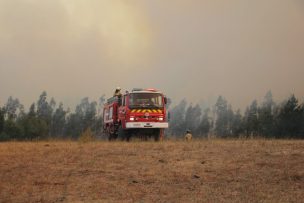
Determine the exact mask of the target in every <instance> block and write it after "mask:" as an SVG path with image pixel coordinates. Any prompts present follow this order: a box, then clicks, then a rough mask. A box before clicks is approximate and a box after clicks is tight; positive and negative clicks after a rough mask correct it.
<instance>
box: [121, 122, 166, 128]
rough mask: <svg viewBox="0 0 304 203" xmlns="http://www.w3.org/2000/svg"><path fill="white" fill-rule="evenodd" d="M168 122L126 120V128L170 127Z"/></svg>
mask: <svg viewBox="0 0 304 203" xmlns="http://www.w3.org/2000/svg"><path fill="white" fill-rule="evenodd" d="M168 127H169V124H168V123H161V122H126V128H168Z"/></svg>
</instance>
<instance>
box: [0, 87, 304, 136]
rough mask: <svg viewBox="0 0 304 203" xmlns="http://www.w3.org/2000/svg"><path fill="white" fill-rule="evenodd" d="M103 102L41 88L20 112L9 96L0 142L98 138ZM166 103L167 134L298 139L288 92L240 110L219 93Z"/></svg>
mask: <svg viewBox="0 0 304 203" xmlns="http://www.w3.org/2000/svg"><path fill="white" fill-rule="evenodd" d="M104 101H105V97H104V96H101V97H100V98H99V100H98V101H90V100H89V98H88V97H85V98H83V99H82V100H81V101H80V103H79V104H78V105H77V106H76V108H75V110H74V111H71V110H70V109H68V108H67V109H66V108H64V106H63V104H62V103H58V104H57V103H56V101H55V99H54V98H51V99H48V97H47V93H46V92H42V94H41V95H40V96H39V98H38V100H37V101H36V102H34V103H33V104H32V105H31V106H30V108H29V110H28V111H25V109H24V106H23V105H22V104H21V103H20V101H19V100H18V99H17V98H13V97H9V98H8V100H7V102H6V104H4V106H2V107H1V106H0V141H6V140H35V139H47V138H54V139H67V138H69V139H77V138H78V137H79V136H80V135H81V134H82V133H83V132H84V131H85V130H87V129H90V130H91V131H92V132H93V133H94V134H95V135H96V136H100V135H102V125H103V118H102V108H103V103H104ZM168 107H169V111H170V121H169V126H170V128H169V129H168V130H166V134H167V136H175V137H181V136H183V135H184V133H185V131H186V130H191V132H192V134H193V136H194V137H208V136H216V137H222V138H229V137H232V138H233V137H257V136H258V137H266V138H300V139H302V138H304V103H299V101H298V99H297V98H296V97H295V96H294V95H291V96H290V97H289V98H287V99H286V100H285V101H283V102H280V103H275V102H274V101H273V98H272V94H271V92H268V93H267V94H266V95H265V98H264V100H263V101H262V102H261V104H258V102H257V101H256V100H254V101H253V102H252V103H251V104H250V105H249V106H248V107H247V108H246V110H245V112H244V113H241V110H234V109H233V108H232V106H231V105H230V104H229V103H228V101H227V100H226V99H225V98H224V97H222V96H219V97H218V99H217V101H216V103H215V104H214V105H213V106H211V107H209V108H205V109H202V108H201V106H200V105H198V104H196V105H193V104H188V103H187V101H186V100H185V99H184V100H182V101H180V102H179V103H178V104H177V105H175V106H173V107H171V105H168Z"/></svg>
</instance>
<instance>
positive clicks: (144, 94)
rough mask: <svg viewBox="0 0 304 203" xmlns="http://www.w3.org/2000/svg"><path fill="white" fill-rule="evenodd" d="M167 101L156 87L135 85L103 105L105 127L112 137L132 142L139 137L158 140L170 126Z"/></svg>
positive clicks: (111, 138) (105, 130) (110, 137)
mask: <svg viewBox="0 0 304 203" xmlns="http://www.w3.org/2000/svg"><path fill="white" fill-rule="evenodd" d="M166 103H167V98H166V97H165V95H164V94H163V93H162V92H160V91H157V90H155V89H141V88H134V89H133V90H132V92H128V91H127V92H126V93H125V94H122V95H121V96H114V97H112V98H110V99H108V100H107V102H106V104H105V105H104V109H103V118H104V126H103V130H104V132H105V134H106V135H107V136H108V139H109V140H115V139H117V138H119V139H121V140H127V141H129V140H130V138H131V137H132V136H137V137H139V138H141V139H144V140H146V139H148V138H149V137H153V138H154V140H155V141H158V140H160V139H162V138H163V136H164V129H165V128H168V122H167V118H166Z"/></svg>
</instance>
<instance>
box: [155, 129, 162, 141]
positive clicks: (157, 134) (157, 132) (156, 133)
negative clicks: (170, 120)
mask: <svg viewBox="0 0 304 203" xmlns="http://www.w3.org/2000/svg"><path fill="white" fill-rule="evenodd" d="M160 133H161V130H157V131H155V134H154V141H155V142H158V141H159V140H160Z"/></svg>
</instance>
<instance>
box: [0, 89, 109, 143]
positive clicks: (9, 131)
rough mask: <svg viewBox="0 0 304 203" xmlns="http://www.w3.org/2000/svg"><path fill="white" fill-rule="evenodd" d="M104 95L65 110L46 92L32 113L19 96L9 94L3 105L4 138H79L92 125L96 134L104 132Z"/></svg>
mask: <svg viewBox="0 0 304 203" xmlns="http://www.w3.org/2000/svg"><path fill="white" fill-rule="evenodd" d="M103 103H104V96H102V97H100V99H99V101H98V102H96V101H91V102H90V101H89V98H88V97H86V98H83V99H82V100H81V102H80V103H79V104H78V105H77V106H76V108H75V111H74V112H71V110H70V109H64V107H63V104H62V103H59V104H58V105H57V104H56V101H55V99H54V98H51V99H50V100H49V101H48V99H47V93H46V92H45V91H44V92H42V94H41V95H40V96H39V98H38V100H37V102H34V103H33V104H32V105H31V106H30V108H29V111H28V112H25V111H24V106H23V105H22V104H21V103H20V102H19V100H18V99H14V98H12V97H9V98H8V100H7V103H6V104H5V105H4V106H3V107H0V141H1V140H2V141H4V140H33V139H45V138H72V139H73V138H78V137H79V136H80V134H81V133H82V132H84V131H85V130H86V129H88V128H90V129H91V130H92V131H93V132H94V133H95V134H98V133H100V132H101V131H102V115H101V114H102V107H103Z"/></svg>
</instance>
